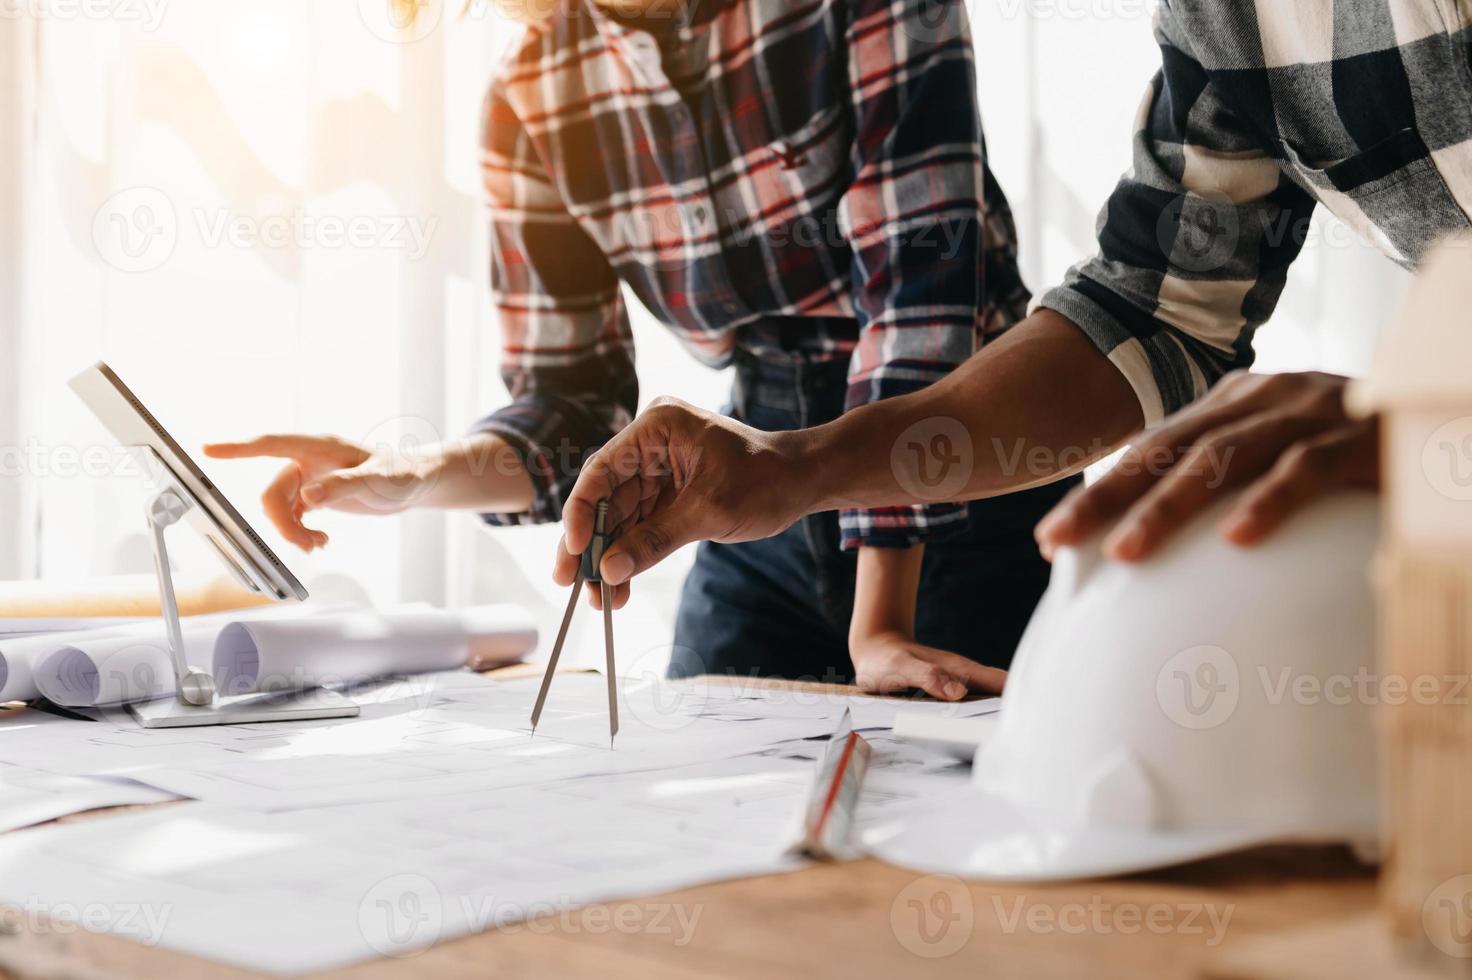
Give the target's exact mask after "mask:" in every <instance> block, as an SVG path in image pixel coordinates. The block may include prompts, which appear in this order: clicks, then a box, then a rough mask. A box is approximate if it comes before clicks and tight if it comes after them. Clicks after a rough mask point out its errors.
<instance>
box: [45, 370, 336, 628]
mask: <svg viewBox="0 0 1472 980" xmlns="http://www.w3.org/2000/svg"><path fill="white" fill-rule="evenodd" d="M68 383H69V384H70V385H71V389H72V391H75V392H76V393H77V395H78V396H80V397H81V399H82V401H83V402H85V403H86V404H87V407H88V408H90V409H91V410H92V414H93V415H95V416H97V419H98V421H100V422H101V423H102V424H103V426H104V427H106V429H107V431H108V432H110V433H112V436H113V438H114V439H116V440H117V441H118V442H119V443H120V444H121V445H123V446H128V447H138V448H142V449H151V450H153V452H154V453H155V454H157V456H158V458H159V459H160V460H161V461H162V462H163V465H164V466H166V467H168V468H169V470H170V472H171V473H172V474H173V477H174V481H175V482H176V483H177V484H178V485H179V488H180V489H181V490H182V491H183V492H184V493H185V494H187V495H188V496H189V497H190V498H191V503H193V505H194V506H192V507H190V508H189V513H188V515H187V517H186V519H187V520H188V521H189V523H190V524H192V525H193V526H194V529H195V530H196V531H198V532H199V533H200V534H201V535H203V536H204V539H205V540H206V541H208V542H209V543H210V545H211V546H212V547H213V548H214V550H215V552H216V554H218V555H219V556H220V560H221V561H223V562H224V563H225V567H226V568H228V569H229V570H230V572H231V574H232V575H233V576H234V577H235V578H236V580H238V581H239V582H240V584H241V585H242V586H244V587H245V588H247V589H249V590H251V591H252V592H264V593H266V594H267V595H272V596H275V597H276V598H277V599H297V600H301V599H305V598H306V597H307V590H306V589H305V588H304V587H303V586H302V583H301V582H300V581H298V580H297V577H296V576H295V575H293V574H292V573H291V569H289V568H287V567H286V565H285V564H283V563H282V561H281V559H280V558H277V557H276V555H275V553H274V552H273V551H271V549H270V547H268V546H267V544H266V542H265V541H263V540H261V536H260V535H259V534H257V533H256V532H255V529H254V528H252V527H251V526H250V525H249V524H248V523H246V520H245V518H243V517H241V516H240V512H239V511H237V510H236V509H235V507H234V506H233V505H232V504H231V503H230V501H229V500H226V499H225V495H224V494H223V493H221V492H220V490H219V488H218V487H216V486H215V485H214V484H213V483H212V482H210V478H209V477H207V476H205V475H204V471H203V470H201V469H200V468H199V467H198V466H197V465H196V464H195V462H194V460H192V459H190V458H189V454H188V453H186V452H185V451H184V450H183V449H182V448H181V447H180V446H179V444H178V443H177V442H175V441H174V437H173V436H171V435H169V433H168V430H166V429H165V428H164V427H163V425H162V424H161V423H160V422H159V421H158V419H156V418H155V417H154V416H153V413H152V412H150V411H149V410H148V409H147V408H144V407H143V403H142V402H141V401H139V400H138V396H137V395H135V394H133V392H132V391H131V390H130V389H129V388H128V386H127V385H125V384H123V381H122V379H121V378H119V377H118V376H117V374H116V373H115V372H114V371H113V370H112V368H110V367H108V366H107V365H106V364H104V363H102V362H101V361H99V362H97V363H96V364H94V365H92V366H91V367H89V368H88V369H87V370H85V371H83V372H82V373H81V374H79V375H77V376H76V377H75V378H72V379H71V381H70V382H68ZM145 465H146V464H145ZM139 520H140V522H141V520H142V518H141V517H140V518H139Z"/></svg>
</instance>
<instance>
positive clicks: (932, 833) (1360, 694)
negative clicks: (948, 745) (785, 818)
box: [865, 494, 1383, 881]
mask: <svg viewBox="0 0 1472 980" xmlns="http://www.w3.org/2000/svg"><path fill="white" fill-rule="evenodd" d="M1224 506H1225V505H1223V506H1219V507H1217V508H1215V509H1213V510H1212V511H1210V512H1209V513H1207V514H1205V515H1203V517H1202V518H1201V519H1199V520H1197V521H1196V522H1194V523H1193V524H1192V525H1191V526H1190V527H1189V528H1188V529H1187V530H1186V531H1185V532H1184V533H1182V534H1180V535H1179V536H1178V537H1177V538H1176V540H1175V542H1174V543H1173V544H1171V545H1169V546H1168V547H1167V548H1166V550H1164V551H1163V552H1162V553H1161V554H1159V555H1158V556H1157V557H1155V558H1153V559H1151V560H1150V561H1147V562H1144V563H1141V564H1137V565H1129V564H1123V563H1117V562H1111V561H1107V560H1105V559H1104V558H1103V556H1102V554H1101V552H1100V550H1099V546H1098V544H1095V545H1093V546H1091V547H1088V548H1085V549H1082V550H1080V551H1074V550H1065V551H1063V552H1061V553H1060V554H1059V555H1058V556H1057V562H1056V565H1055V568H1054V571H1053V580H1052V583H1051V585H1050V586H1049V589H1048V592H1047V594H1046V595H1045V596H1044V598H1043V601H1042V603H1041V604H1040V605H1039V607H1038V611H1037V614H1036V615H1035V616H1034V618H1033V621H1032V623H1031V624H1030V625H1029V627H1028V630H1027V633H1026V635H1025V636H1024V637H1023V640H1022V644H1021V646H1020V647H1019V649H1018V653H1017V658H1016V662H1015V664H1014V668H1013V671H1012V674H1011V677H1010V678H1009V680H1008V683H1007V690H1006V693H1005V695H1004V697H1003V701H1002V712H1001V720H1000V722H999V723H998V724H997V726H996V728H995V729H994V734H993V735H992V736H991V737H990V739H989V740H988V741H987V742H986V743H985V744H983V745H982V747H981V748H980V750H979V751H978V752H977V755H976V759H975V763H974V776H973V786H972V788H971V790H970V791H969V793H968V794H966V795H964V796H962V797H960V798H958V799H952V800H949V801H948V805H947V806H945V807H943V808H938V809H937V810H936V811H934V812H932V813H930V814H927V815H926V816H925V817H923V818H920V819H910V820H906V821H899V822H892V823H889V824H884V825H880V826H877V827H874V828H873V829H871V830H870V831H869V832H868V833H867V835H866V839H865V843H866V845H867V847H868V848H869V849H870V851H871V852H872V853H875V854H876V855H877V856H879V857H882V858H884V859H885V860H888V861H891V862H893V863H896V864H900V865H903V866H906V867H911V868H915V869H917V870H921V871H926V872H946V873H951V874H958V875H963V876H971V877H977V878H992V879H1008V880H1034V881H1042V880H1050V879H1064V878H1091V877H1101V876H1108V875H1116V874H1125V873H1130V872H1136V871H1145V870H1149V869H1152V868H1159V867H1163V866H1166V865H1171V864H1177V863H1181V862H1183V861H1189V860H1194V859H1196V858H1200V857H1205V856H1208V855H1211V854H1218V853H1222V852H1225V851H1230V850H1236V849H1238V848H1241V847H1245V846H1249V845H1254V844H1259V843H1268V842H1279V841H1303V842H1341V841H1342V842H1348V843H1351V844H1353V845H1355V846H1356V847H1358V848H1360V849H1361V853H1366V852H1367V851H1373V847H1374V844H1375V842H1376V840H1377V837H1378V817H1379V801H1378V797H1377V788H1376V764H1377V741H1376V737H1375V732H1374V725H1373V721H1372V716H1373V711H1374V704H1375V703H1376V701H1377V700H1379V699H1380V698H1381V697H1382V696H1383V692H1382V690H1381V687H1382V685H1380V684H1379V683H1378V678H1377V676H1376V674H1375V656H1374V650H1375V633H1374V616H1373V610H1374V606H1373V599H1372V594H1371V588H1370V565H1371V561H1372V557H1373V552H1374V548H1375V543H1376V538H1377V532H1378V528H1379V509H1378V502H1377V498H1376V497H1375V496H1373V495H1371V494H1347V495H1342V496H1338V497H1335V498H1332V499H1328V500H1324V501H1321V502H1319V503H1317V504H1315V505H1313V506H1312V507H1310V508H1309V509H1308V510H1307V511H1305V512H1304V513H1302V514H1300V515H1298V516H1297V517H1295V518H1294V519H1293V520H1292V521H1290V522H1289V524H1288V525H1287V526H1286V527H1284V528H1283V529H1282V530H1281V531H1280V532H1279V533H1278V534H1277V535H1275V536H1274V537H1272V538H1271V539H1270V540H1269V541H1267V542H1265V543H1264V544H1262V545H1260V546H1258V547H1255V548H1250V549H1245V548H1239V547H1236V546H1233V545H1231V544H1229V543H1227V542H1226V541H1224V540H1223V539H1222V537H1221V536H1220V534H1219V533H1218V531H1217V522H1218V520H1219V519H1220V517H1221V516H1222V513H1223V507H1224Z"/></svg>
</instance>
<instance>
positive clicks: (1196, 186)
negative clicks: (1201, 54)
mask: <svg viewBox="0 0 1472 980" xmlns="http://www.w3.org/2000/svg"><path fill="white" fill-rule="evenodd" d="M1156 39H1157V41H1158V42H1159V44H1160V50H1161V62H1162V64H1161V70H1160V72H1159V73H1158V74H1157V75H1156V77H1155V79H1154V80H1153V82H1152V83H1151V86H1150V89H1149V92H1148V93H1147V95H1146V98H1145V101H1144V102H1143V104H1142V105H1141V108H1140V112H1139V115H1138V116H1137V118H1136V132H1135V138H1134V152H1133V166H1132V168H1131V170H1130V172H1129V173H1128V174H1126V175H1125V177H1123V178H1122V179H1121V180H1120V182H1119V184H1118V186H1117V187H1116V188H1115V190H1114V193H1113V194H1112V196H1111V197H1110V199H1109V202H1108V204H1107V205H1106V206H1105V208H1104V211H1103V213H1102V214H1101V215H1100V217H1099V224H1098V232H1099V251H1098V253H1097V254H1096V255H1095V256H1094V257H1093V258H1091V259H1089V260H1087V261H1085V262H1083V263H1081V264H1079V265H1078V266H1075V267H1074V268H1073V269H1072V270H1071V271H1070V272H1069V274H1068V276H1067V279H1066V280H1065V282H1064V283H1063V285H1061V286H1059V287H1058V288H1056V289H1052V290H1050V291H1048V292H1047V293H1045V294H1043V295H1042V296H1041V297H1040V298H1039V300H1038V301H1037V303H1036V304H1035V305H1036V306H1040V307H1046V308H1048V309H1052V310H1056V311H1057V312H1059V313H1061V314H1063V315H1064V316H1066V317H1067V318H1068V319H1070V320H1072V321H1073V322H1074V323H1076V324H1077V325H1078V326H1079V327H1080V328H1081V329H1082V330H1083V331H1084V333H1086V334H1087V335H1088V336H1089V338H1090V339H1091V340H1092V341H1093V342H1094V343H1095V344H1096V345H1097V346H1098V348H1099V350H1100V351H1102V352H1103V353H1104V354H1105V355H1106V356H1108V357H1109V359H1110V360H1111V361H1112V362H1113V363H1114V365H1115V366H1116V367H1118V368H1119V370H1120V371H1121V372H1122V373H1123V374H1124V376H1125V378H1126V379H1127V380H1128V381H1129V383H1130V385H1131V386H1132V387H1133V388H1134V391H1135V394H1136V396H1137V397H1138V398H1139V400H1140V406H1141V408H1142V410H1143V412H1144V416H1145V420H1146V424H1147V425H1156V424H1158V423H1159V422H1160V421H1161V420H1162V419H1164V417H1165V416H1167V415H1169V414H1170V413H1172V412H1175V411H1177V410H1179V409H1180V408H1182V407H1184V406H1185V405H1187V404H1189V403H1190V402H1192V401H1193V400H1195V399H1196V398H1199V397H1200V396H1201V395H1202V394H1204V393H1205V392H1206V391H1207V390H1208V389H1209V388H1210V387H1211V385H1213V384H1214V383H1215V382H1216V381H1217V380H1219V379H1220V378H1221V377H1222V376H1223V375H1225V374H1226V373H1228V372H1229V371H1232V370H1235V369H1238V368H1245V367H1248V366H1250V365H1251V364H1252V362H1253V357H1254V355H1253V349H1252V341H1253V335H1254V333H1255V332H1256V330H1257V328H1258V327H1259V326H1261V324H1262V323H1263V322H1264V321H1266V320H1267V319H1268V317H1269V316H1270V315H1271V314H1272V312H1273V309H1274V307H1276V305H1277V302H1278V299H1279V297H1280V296H1281V294H1282V291H1283V286H1284V284H1285V282H1286V281H1287V274H1288V268H1289V266H1290V265H1291V264H1292V263H1293V261H1294V260H1295V259H1296V258H1297V257H1298V255H1299V252H1300V251H1301V250H1302V248H1303V242H1304V238H1305V236H1306V234H1307V230H1308V222H1309V218H1310V217H1311V215H1312V213H1313V209H1314V205H1315V202H1314V199H1313V197H1312V196H1311V195H1310V194H1308V193H1307V192H1306V191H1304V190H1303V189H1302V188H1301V187H1299V186H1298V185H1297V184H1296V183H1294V182H1293V181H1292V180H1291V179H1290V178H1289V177H1287V176H1286V174H1284V172H1283V171H1282V169H1281V168H1280V166H1279V163H1278V160H1277V159H1276V155H1275V153H1274V152H1269V150H1268V148H1267V146H1266V142H1265V137H1264V136H1263V135H1262V134H1261V133H1258V132H1254V131H1253V128H1252V127H1251V126H1249V125H1247V123H1246V122H1245V121H1244V120H1242V119H1241V118H1239V117H1238V116H1237V115H1236V114H1234V112H1233V110H1232V108H1231V107H1230V105H1229V100H1228V99H1226V98H1225V97H1224V92H1223V90H1222V88H1221V85H1222V80H1221V79H1218V78H1216V77H1214V76H1213V75H1212V74H1211V73H1209V72H1208V71H1207V70H1206V69H1205V68H1203V67H1202V65H1201V64H1200V63H1199V62H1198V61H1197V59H1196V58H1195V57H1194V56H1193V54H1192V52H1191V49H1190V45H1189V42H1188V39H1187V38H1185V37H1184V36H1183V32H1182V31H1180V30H1179V26H1178V24H1177V23H1176V21H1175V19H1174V17H1173V15H1172V12H1171V9H1170V6H1169V4H1164V3H1163V4H1162V5H1161V7H1160V9H1159V12H1158V13H1157V17H1156Z"/></svg>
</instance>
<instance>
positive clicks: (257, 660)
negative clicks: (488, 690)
mask: <svg viewBox="0 0 1472 980" xmlns="http://www.w3.org/2000/svg"><path fill="white" fill-rule="evenodd" d="M536 645H537V629H536V626H535V625H533V624H532V621H531V617H530V616H529V615H528V614H527V612H526V611H525V610H523V609H520V608H518V607H515V606H483V607H478V608H472V609H465V610H448V611H447V610H439V609H432V608H429V607H423V608H408V609H403V610H389V611H385V612H372V611H360V612H351V613H339V614H336V615H329V616H314V617H311V618H295V619H275V618H258V619H252V620H245V621H241V622H238V623H231V624H229V625H228V626H226V627H225V628H224V629H223V630H222V631H221V632H220V635H219V639H218V640H217V641H216V644H215V653H214V663H213V671H214V675H215V684H216V687H217V688H218V689H219V690H220V691H221V692H222V693H225V694H231V695H233V694H248V693H251V692H253V691H283V690H303V689H305V688H309V687H324V686H329V685H339V684H354V683H359V682H362V681H364V680H368V679H370V678H375V677H383V676H385V675H387V674H410V673H421V672H425V671H436V670H450V669H452V668H455V667H463V666H464V665H465V664H466V663H467V662H469V661H470V660H471V659H472V658H473V659H474V660H475V662H476V663H477V665H478V666H480V667H481V668H483V669H484V668H486V667H491V666H495V665H497V664H502V663H512V662H514V661H517V660H520V659H521V658H522V657H524V656H526V655H527V654H528V653H530V652H531V651H532V650H533V649H535V648H536Z"/></svg>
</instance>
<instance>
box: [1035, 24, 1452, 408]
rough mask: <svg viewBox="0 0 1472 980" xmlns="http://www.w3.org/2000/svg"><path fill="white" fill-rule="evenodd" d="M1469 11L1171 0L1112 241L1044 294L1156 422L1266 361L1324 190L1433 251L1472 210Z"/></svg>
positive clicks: (1358, 224)
mask: <svg viewBox="0 0 1472 980" xmlns="http://www.w3.org/2000/svg"><path fill="white" fill-rule="evenodd" d="M1469 25H1472V2H1469V0H1266V2H1263V0H1257V2H1254V0H1162V2H1161V4H1160V7H1159V10H1158V13H1157V15H1156V35H1157V39H1158V40H1159V43H1160V48H1161V52H1162V61H1163V66H1162V69H1161V71H1160V73H1159V74H1158V75H1157V76H1156V77H1155V81H1154V83H1153V85H1152V86H1151V88H1150V92H1149V94H1148V96H1147V97H1146V99H1145V102H1144V105H1143V106H1142V107H1141V110H1140V115H1139V118H1138V131H1137V132H1136V134H1135V143H1134V166H1133V168H1132V169H1131V171H1130V173H1129V174H1128V175H1127V176H1125V178H1124V179H1123V180H1122V181H1121V182H1120V184H1119V186H1118V188H1117V189H1116V190H1115V192H1114V195H1113V196H1112V197H1111V198H1110V200H1109V203H1108V206H1107V207H1106V208H1105V210H1104V213H1103V215H1102V217H1101V218H1100V223H1099V254H1098V255H1097V256H1096V257H1095V258H1093V259H1091V260H1089V261H1087V262H1085V263H1083V264H1081V265H1079V266H1077V267H1076V268H1075V269H1074V270H1073V271H1072V272H1071V273H1070V274H1069V277H1068V280H1067V282H1066V283H1065V284H1064V285H1063V286H1062V287H1060V288H1058V289H1055V290H1052V291H1050V292H1048V293H1047V294H1046V295H1045V296H1043V297H1042V298H1041V300H1040V301H1039V303H1040V305H1042V306H1047V307H1050V308H1052V309H1054V310H1057V311H1058V312H1060V313H1062V314H1064V315H1065V316H1067V317H1068V318H1069V319H1071V320H1073V321H1074V322H1075V323H1077V324H1079V325H1080V326H1081V327H1082V328H1083V329H1084V331H1085V332H1086V333H1087V334H1088V335H1089V336H1090V338H1092V339H1093V341H1094V342H1095V343H1096V344H1098V346H1099V348H1100V349H1101V350H1102V351H1104V352H1105V353H1106V354H1107V355H1108V356H1109V357H1110V359H1111V360H1112V361H1113V362H1114V363H1115V364H1116V365H1117V366H1118V367H1119V369H1120V370H1121V371H1122V372H1123V373H1124V374H1125V376H1126V377H1127V378H1128V379H1129V381H1130V383H1131V384H1132V385H1133V386H1134V389H1135V392H1136V394H1138V396H1139V398H1140V403H1141V405H1142V407H1143V408H1144V411H1145V417H1146V420H1147V421H1148V422H1149V423H1151V424H1154V423H1157V422H1159V421H1160V420H1161V419H1162V418H1163V417H1164V416H1165V415H1166V414H1168V413H1170V412H1173V411H1175V410H1177V409H1179V408H1181V407H1182V406H1184V405H1185V404H1187V403H1188V402H1190V401H1191V400H1192V399H1194V398H1196V397H1198V396H1199V395H1201V394H1202V393H1203V392H1204V391H1205V390H1206V389H1207V388H1208V387H1209V386H1210V384H1211V383H1213V382H1214V381H1216V380H1217V379H1218V378H1220V377H1221V376H1222V375H1223V374H1225V373H1226V372H1227V371H1230V370H1232V369H1234V368H1242V367H1247V366H1249V365H1250V364H1251V363H1252V361H1253V352H1252V338H1253V332H1254V331H1255V330H1256V329H1257V327H1258V326H1259V325H1260V324H1262V323H1263V322H1264V321H1265V320H1266V319H1267V318H1268V317H1269V315H1271V313H1272V311H1273V308H1274V306H1275V305H1276V304H1277V301H1278V297H1279V295H1280V294H1281V293H1282V290H1283V286H1284V283H1285V281H1286V279H1287V275H1288V267H1289V265H1290V264H1291V263H1292V262H1293V260H1294V259H1295V258H1297V256H1298V254H1299V251H1300V250H1301V249H1302V247H1303V244H1304V240H1305V236H1306V234H1307V232H1308V225H1309V220H1308V219H1309V216H1310V215H1311V214H1312V212H1313V209H1314V207H1315V205H1316V203H1322V204H1324V205H1325V206H1327V207H1328V208H1329V209H1330V210H1331V211H1332V212H1333V213H1334V214H1336V215H1338V216H1339V217H1340V218H1341V219H1343V220H1344V221H1345V222H1346V223H1347V224H1348V225H1349V226H1350V227H1351V228H1352V229H1354V230H1355V231H1356V232H1358V233H1359V234H1361V235H1362V236H1364V237H1365V238H1366V239H1368V240H1369V241H1371V242H1373V243H1375V244H1376V245H1378V246H1379V247H1380V248H1381V249H1382V250H1383V251H1384V252H1386V253H1387V254H1388V255H1389V256H1390V257H1391V258H1393V259H1395V260H1396V261H1397V262H1399V263H1401V264H1402V265H1404V266H1406V267H1408V268H1413V267H1414V266H1415V265H1416V263H1417V262H1418V261H1419V259H1420V258H1421V256H1422V255H1423V254H1424V253H1425V252H1426V250H1427V248H1428V247H1429V246H1430V245H1431V244H1432V243H1433V242H1434V241H1435V240H1436V239H1437V238H1438V237H1440V236H1442V235H1444V234H1446V233H1448V232H1452V231H1455V230H1458V229H1464V228H1467V227H1468V214H1469V212H1472V63H1469V57H1468V52H1469V47H1468V42H1469V40H1472V32H1469Z"/></svg>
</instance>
